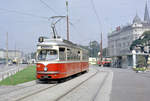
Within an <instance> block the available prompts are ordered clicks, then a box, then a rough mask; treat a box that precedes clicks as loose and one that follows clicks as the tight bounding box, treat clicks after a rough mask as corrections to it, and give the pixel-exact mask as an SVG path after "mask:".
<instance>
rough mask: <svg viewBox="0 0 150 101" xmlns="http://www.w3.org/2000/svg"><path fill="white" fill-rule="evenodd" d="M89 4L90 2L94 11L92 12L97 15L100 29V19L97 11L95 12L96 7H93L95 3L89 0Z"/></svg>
mask: <svg viewBox="0 0 150 101" xmlns="http://www.w3.org/2000/svg"><path fill="white" fill-rule="evenodd" d="M91 4H92V9H93V11H94V13H95V15H96V17H97V21H98V24H99V26H100V27H101V30H102V24H101V20H100V17H99V15H98V13H97V10H96V7H95V4H94V2H93V0H91Z"/></svg>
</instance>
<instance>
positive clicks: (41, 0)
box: [40, 0, 59, 15]
mask: <svg viewBox="0 0 150 101" xmlns="http://www.w3.org/2000/svg"><path fill="white" fill-rule="evenodd" d="M40 2H41V3H42V4H44V5H45V6H46V7H47V8H49V9H50V10H51V11H52V12H54V13H55V14H57V15H59V14H58V13H57V12H56V11H55V10H54V9H53V8H52V7H50V6H49V5H48V4H47V3H46V2H44V1H43V0H40Z"/></svg>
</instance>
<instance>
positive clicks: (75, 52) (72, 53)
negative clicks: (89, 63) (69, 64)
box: [67, 49, 80, 60]
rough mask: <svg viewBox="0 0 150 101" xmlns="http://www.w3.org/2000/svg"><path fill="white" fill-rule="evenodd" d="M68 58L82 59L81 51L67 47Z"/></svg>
mask: <svg viewBox="0 0 150 101" xmlns="http://www.w3.org/2000/svg"><path fill="white" fill-rule="evenodd" d="M67 60H80V51H78V50H77V49H67Z"/></svg>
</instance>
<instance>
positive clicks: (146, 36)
mask: <svg viewBox="0 0 150 101" xmlns="http://www.w3.org/2000/svg"><path fill="white" fill-rule="evenodd" d="M149 45H150V31H145V32H144V33H143V34H142V35H141V36H140V37H139V38H138V39H136V40H134V41H133V42H132V44H131V46H130V50H133V49H134V48H135V47H140V48H141V51H142V52H143V51H144V46H149Z"/></svg>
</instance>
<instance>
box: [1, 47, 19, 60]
mask: <svg viewBox="0 0 150 101" xmlns="http://www.w3.org/2000/svg"><path fill="white" fill-rule="evenodd" d="M6 54H7V52H6V50H4V49H0V59H6ZM21 57H22V52H21V51H18V50H8V58H9V59H11V60H13V59H14V58H21Z"/></svg>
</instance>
